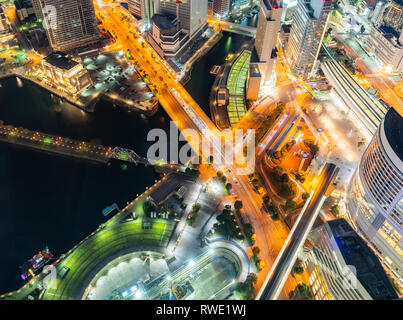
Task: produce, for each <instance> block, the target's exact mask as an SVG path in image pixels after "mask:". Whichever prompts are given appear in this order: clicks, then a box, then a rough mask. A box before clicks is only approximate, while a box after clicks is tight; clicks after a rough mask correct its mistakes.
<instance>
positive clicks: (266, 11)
mask: <svg viewBox="0 0 403 320" xmlns="http://www.w3.org/2000/svg"><path fill="white" fill-rule="evenodd" d="M281 13H282V7H281V4H280V1H278V0H262V1H261V7H260V14H259V20H258V25H257V30H256V39H255V49H256V53H257V56H258V59H259V69H260V71H261V72H262V76H263V81H265V80H269V78H270V76H271V74H272V72H273V69H274V63H275V61H276V58H277V51H276V42H277V37H278V34H279V31H280V20H281Z"/></svg>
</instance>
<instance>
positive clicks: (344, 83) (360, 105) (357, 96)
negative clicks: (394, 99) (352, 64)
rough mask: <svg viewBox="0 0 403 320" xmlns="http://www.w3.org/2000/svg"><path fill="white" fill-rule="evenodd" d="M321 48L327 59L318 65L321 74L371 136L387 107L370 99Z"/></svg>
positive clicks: (343, 68)
mask: <svg viewBox="0 0 403 320" xmlns="http://www.w3.org/2000/svg"><path fill="white" fill-rule="evenodd" d="M322 46H323V48H324V51H325V52H326V54H327V56H328V57H329V59H328V60H326V61H323V62H321V64H320V67H321V69H322V71H323V73H324V74H325V76H326V78H327V79H328V80H329V82H330V84H332V86H333V87H334V89H335V91H336V92H337V94H338V96H339V97H340V98H341V99H342V101H343V103H344V104H345V105H346V106H348V108H349V109H350V110H351V111H352V113H353V114H354V116H355V117H356V119H357V120H358V121H359V122H360V123H361V124H362V125H363V126H364V127H365V128H366V130H367V131H368V132H370V133H371V135H373V134H374V133H375V131H376V129H377V128H378V126H379V124H380V122H381V121H382V119H383V117H384V116H385V114H386V112H387V111H388V107H387V106H386V105H384V104H382V103H381V102H380V101H377V100H375V99H374V98H372V97H371V96H370V95H369V94H368V93H367V91H366V90H365V89H364V88H363V87H362V86H360V85H359V84H358V83H357V81H355V79H354V78H353V76H352V75H351V74H350V73H349V72H348V71H347V69H346V68H345V67H344V66H342V65H341V64H340V63H339V62H338V61H336V59H334V57H333V55H332V54H331V52H330V51H329V50H328V48H327V47H326V45H325V44H324V43H322Z"/></svg>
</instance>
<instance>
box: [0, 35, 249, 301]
mask: <svg viewBox="0 0 403 320" xmlns="http://www.w3.org/2000/svg"><path fill="white" fill-rule="evenodd" d="M247 39H248V38H246V37H243V36H241V35H230V34H228V33H225V34H224V36H223V38H222V39H221V40H220V42H219V43H218V44H217V45H216V46H215V47H214V48H213V49H212V50H211V51H210V52H209V53H208V54H207V55H206V56H204V57H203V58H202V59H201V60H199V61H198V62H197V63H196V64H195V66H194V68H193V70H192V74H191V79H190V81H189V82H188V83H187V84H186V86H185V87H186V89H187V90H188V91H189V93H190V94H191V95H192V96H193V97H194V98H195V100H196V101H197V102H198V103H199V104H200V105H201V107H202V108H203V109H204V110H205V111H206V113H207V114H210V111H209V107H208V96H209V93H210V89H211V85H212V84H213V81H214V77H213V76H211V75H210V73H209V72H210V69H211V68H212V66H214V65H216V64H222V63H224V59H225V56H226V55H227V54H228V53H229V52H236V51H237V49H238V48H239V47H240V46H241V45H242V44H243V43H244V41H245V40H247ZM0 83H1V85H2V87H1V88H0V120H3V121H4V123H5V124H10V125H13V126H22V127H25V128H28V129H31V130H36V131H42V132H46V133H50V134H57V135H61V136H65V137H70V138H75V139H80V140H86V141H92V142H97V143H100V144H103V145H106V146H111V147H114V146H120V147H127V148H130V149H133V150H135V151H136V152H137V153H138V154H139V155H144V156H145V155H146V154H147V149H148V147H149V146H150V145H151V142H147V141H146V138H147V133H148V131H149V130H151V129H153V128H161V129H163V130H168V128H169V120H170V119H169V117H168V116H167V114H166V113H165V111H164V110H163V109H162V108H160V110H159V111H158V112H157V113H156V114H155V115H154V116H152V117H149V118H147V117H145V116H142V115H139V114H137V113H131V114H128V113H127V112H124V111H120V110H119V109H116V108H114V107H113V105H111V104H110V103H107V102H100V103H99V104H98V105H97V106H96V110H95V112H94V113H85V112H83V111H81V110H80V109H78V108H76V107H74V106H71V105H69V104H63V103H62V104H60V102H59V101H58V99H55V98H54V97H52V95H50V94H49V93H48V92H47V91H45V90H43V89H41V88H39V87H37V86H35V85H33V84H31V83H28V82H23V86H22V87H20V86H19V85H18V84H17V81H16V79H6V80H2V81H1V82H0ZM155 179H158V174H156V173H155V171H154V170H153V168H151V167H144V166H138V167H136V166H134V165H130V164H124V163H121V162H118V161H113V162H112V163H111V165H110V166H106V165H100V164H95V163H90V162H88V161H84V160H78V159H72V158H67V157H66V158H64V157H61V156H57V155H49V154H45V153H41V152H37V151H31V150H26V149H23V148H21V147H16V146H10V145H6V144H0V205H1V210H0V294H1V293H4V292H8V291H10V290H15V289H17V288H18V287H20V286H21V285H23V281H22V280H21V279H20V276H19V275H20V272H19V266H20V265H21V264H23V263H24V262H25V261H26V260H27V259H29V258H31V257H32V256H33V255H34V254H35V253H36V252H38V251H39V250H41V249H43V248H44V247H45V246H48V247H49V249H50V250H51V251H52V252H53V253H54V254H55V255H56V256H59V255H60V254H62V253H64V252H67V251H68V250H69V249H71V248H72V247H73V246H74V245H75V244H76V243H77V242H79V241H80V240H82V239H83V238H84V237H86V236H87V235H88V234H90V233H91V232H92V231H93V230H95V229H96V228H97V227H98V226H99V225H100V224H101V223H103V222H104V221H106V220H107V218H105V217H103V215H102V214H101V211H102V209H103V208H105V207H106V206H107V205H110V204H112V203H114V202H116V203H117V204H118V206H119V207H123V206H125V204H126V202H127V201H131V200H132V199H133V198H134V197H135V196H136V194H137V193H142V192H143V191H144V189H145V187H146V186H150V185H151V184H153V183H154V180H155Z"/></svg>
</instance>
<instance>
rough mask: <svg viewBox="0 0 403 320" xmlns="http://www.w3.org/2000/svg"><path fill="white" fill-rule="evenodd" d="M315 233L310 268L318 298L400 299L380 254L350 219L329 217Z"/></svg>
mask: <svg viewBox="0 0 403 320" xmlns="http://www.w3.org/2000/svg"><path fill="white" fill-rule="evenodd" d="M312 233H313V234H315V236H314V238H315V240H314V246H313V249H312V251H311V252H310V254H309V255H308V259H307V271H308V273H309V282H310V283H309V284H310V287H311V291H312V293H313V297H314V299H315V300H390V299H397V294H396V292H395V290H394V289H393V287H392V284H391V283H390V281H389V279H388V277H387V275H386V273H385V271H384V269H383V268H382V265H381V264H380V262H379V260H378V258H377V257H376V255H375V254H374V253H373V252H372V251H371V249H370V248H368V246H367V245H366V243H365V241H364V240H363V239H361V237H360V236H359V235H358V234H357V233H356V232H355V231H354V230H353V228H352V227H351V226H350V225H349V224H348V222H347V221H346V220H344V219H336V220H331V221H328V222H327V223H326V224H325V225H323V226H322V227H320V228H319V229H318V230H315V231H313V232H312Z"/></svg>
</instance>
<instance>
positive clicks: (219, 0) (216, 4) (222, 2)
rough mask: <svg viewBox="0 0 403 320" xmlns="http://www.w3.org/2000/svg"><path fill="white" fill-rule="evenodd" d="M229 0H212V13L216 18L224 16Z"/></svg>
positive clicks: (227, 9) (229, 3)
mask: <svg viewBox="0 0 403 320" xmlns="http://www.w3.org/2000/svg"><path fill="white" fill-rule="evenodd" d="M230 5H231V0H214V1H213V14H214V16H215V17H217V18H221V17H225V16H227V15H228V13H229V11H230Z"/></svg>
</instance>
